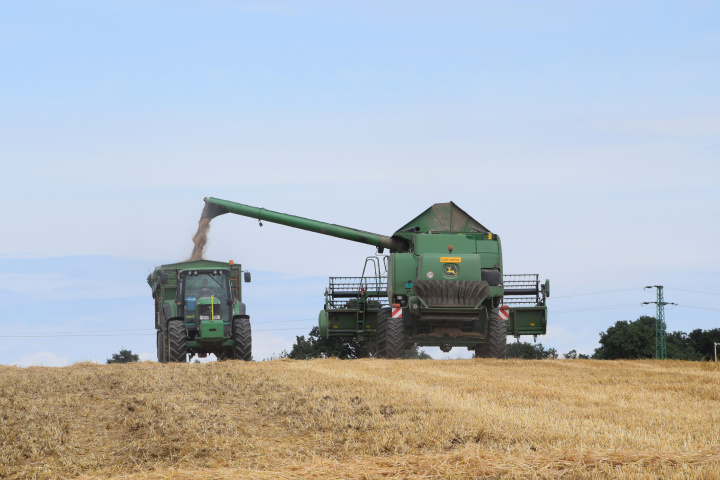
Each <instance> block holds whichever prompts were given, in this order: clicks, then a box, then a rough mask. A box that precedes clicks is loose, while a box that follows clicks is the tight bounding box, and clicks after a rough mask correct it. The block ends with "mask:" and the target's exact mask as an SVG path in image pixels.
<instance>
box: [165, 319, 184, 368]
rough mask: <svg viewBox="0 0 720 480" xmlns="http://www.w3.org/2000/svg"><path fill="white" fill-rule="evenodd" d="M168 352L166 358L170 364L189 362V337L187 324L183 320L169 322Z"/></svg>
mask: <svg viewBox="0 0 720 480" xmlns="http://www.w3.org/2000/svg"><path fill="white" fill-rule="evenodd" d="M167 344H168V347H169V348H168V352H167V357H166V358H165V360H166V361H168V362H180V363H185V362H187V335H186V333H185V323H184V322H183V321H182V320H172V321H170V322H168V338H167Z"/></svg>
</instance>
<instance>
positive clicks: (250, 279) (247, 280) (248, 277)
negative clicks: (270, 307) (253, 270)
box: [245, 272, 252, 283]
mask: <svg viewBox="0 0 720 480" xmlns="http://www.w3.org/2000/svg"><path fill="white" fill-rule="evenodd" d="M251 281H252V277H250V272H245V283H250V282H251Z"/></svg>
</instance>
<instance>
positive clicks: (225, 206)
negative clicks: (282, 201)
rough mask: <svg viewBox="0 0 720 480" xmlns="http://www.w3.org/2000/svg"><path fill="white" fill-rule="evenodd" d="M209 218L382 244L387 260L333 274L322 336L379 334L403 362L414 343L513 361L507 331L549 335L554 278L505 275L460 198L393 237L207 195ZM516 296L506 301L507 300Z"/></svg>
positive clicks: (496, 246)
mask: <svg viewBox="0 0 720 480" xmlns="http://www.w3.org/2000/svg"><path fill="white" fill-rule="evenodd" d="M205 202H206V204H205V209H204V210H203V214H202V216H203V217H205V218H214V217H216V216H218V215H222V214H225V213H234V214H237V215H243V216H247V217H251V218H257V219H259V220H264V221H269V222H274V223H279V224H282V225H287V226H291V227H294V228H300V229H303V230H309V231H312V232H317V233H321V234H323V235H330V236H334V237H339V238H343V239H346V240H351V241H355V242H360V243H366V244H369V245H374V246H376V247H377V249H378V253H379V254H382V253H383V251H384V250H385V249H388V250H389V251H390V254H389V255H388V256H387V257H370V258H376V260H373V261H371V263H372V265H373V268H371V269H369V268H368V266H369V263H368V261H370V260H368V261H366V266H365V269H364V271H363V275H362V276H361V277H331V278H330V285H329V286H328V289H327V290H326V295H325V308H324V309H323V311H321V312H320V316H319V327H320V332H321V334H322V335H323V336H331V337H332V336H355V337H357V338H359V339H361V338H364V336H366V335H367V336H372V335H374V336H376V341H377V354H378V356H381V357H386V358H402V357H403V355H404V352H405V350H406V349H408V348H410V347H411V346H412V345H413V344H417V345H420V346H437V347H440V348H441V349H442V350H443V351H445V352H448V351H450V350H451V349H452V348H453V347H467V348H468V349H469V350H474V351H475V355H476V356H478V357H493V358H505V350H506V344H507V335H512V336H514V337H516V338H519V337H520V336H521V335H533V336H537V335H544V334H545V333H546V329H547V307H546V305H545V300H546V297H548V296H549V293H550V282H549V281H547V280H546V281H545V282H544V283H543V284H540V282H539V280H538V275H507V276H506V275H504V274H503V266H502V248H501V243H500V238H499V237H498V236H497V235H496V234H494V233H492V232H490V231H489V230H488V229H487V228H485V227H484V226H483V225H481V224H480V223H479V222H477V221H476V220H475V219H473V218H472V217H471V216H470V215H468V214H467V213H466V212H464V211H463V210H462V209H460V208H459V207H458V206H457V205H455V204H454V203H452V202H448V203H437V204H435V205H433V206H432V207H430V208H428V209H427V210H426V211H424V212H423V213H422V214H420V215H419V216H417V217H416V218H414V219H413V220H411V221H410V222H408V223H407V224H406V225H404V226H403V227H401V228H400V229H399V230H398V231H396V232H395V233H394V234H393V235H392V236H384V235H379V234H375V233H370V232H365V231H362V230H357V229H353V228H348V227H343V226H340V225H334V224H328V223H323V222H318V221H316V220H310V219H307V218H302V217H296V216H293V215H287V214H283V213H278V212H273V211H270V210H265V209H262V208H257V207H250V206H248V205H242V204H239V203H234V202H229V201H226V200H219V199H215V198H209V199H205ZM506 297H507V299H508V300H507V301H505V298H506Z"/></svg>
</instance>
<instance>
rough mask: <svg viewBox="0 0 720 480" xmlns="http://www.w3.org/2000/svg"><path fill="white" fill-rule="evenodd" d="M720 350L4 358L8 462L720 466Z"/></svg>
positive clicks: (627, 472)
mask: <svg viewBox="0 0 720 480" xmlns="http://www.w3.org/2000/svg"><path fill="white" fill-rule="evenodd" d="M719 378H720V368H718V366H717V365H715V364H710V363H690V362H674V361H662V362H660V361H624V362H623V361H618V362H601V361H583V360H578V361H560V360H558V361H547V360H545V361H516V360H507V361H496V360H453V361H427V360H425V361H388V360H357V361H339V360H318V361H289V360H279V361H272V362H260V363H243V362H239V361H233V362H224V363H209V364H180V365H178V364H174V365H173V364H166V365H160V364H157V363H150V362H146V363H139V364H128V365H95V364H88V363H84V364H77V365H74V366H71V367H67V368H42V367H34V368H16V367H0V478H72V477H79V478H87V479H89V478H124V479H145V478H150V479H167V478H176V479H191V478H192V479H221V478H260V479H265V478H267V479H271V478H272V479H290V478H293V479H297V478H303V479H319V478H348V479H349V478H353V479H376V478H378V479H380V478H382V479H394V478H426V479H440V478H442V479H469V478H486V477H490V478H571V479H574V478H608V477H612V478H633V479H635V478H638V479H645V478H647V479H651V478H652V479H655V478H707V479H710V478H713V479H714V478H720V421H719V420H720V419H719V418H718V417H719V416H720V413H719V412H720V382H718V379H719Z"/></svg>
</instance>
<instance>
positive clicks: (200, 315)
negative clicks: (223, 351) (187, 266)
mask: <svg viewBox="0 0 720 480" xmlns="http://www.w3.org/2000/svg"><path fill="white" fill-rule="evenodd" d="M178 293H179V294H180V298H181V299H182V300H183V301H184V305H185V324H186V326H187V328H188V332H189V333H190V336H191V337H195V336H197V337H199V338H202V339H211V338H218V339H222V338H223V335H224V334H225V330H229V327H230V324H231V322H232V318H231V315H230V313H231V307H232V302H233V297H232V293H231V289H230V276H229V272H228V271H227V270H185V271H181V272H180V288H179V289H178ZM224 324H227V326H228V328H224V326H223V325H224Z"/></svg>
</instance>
